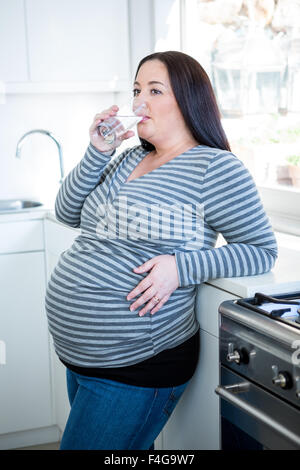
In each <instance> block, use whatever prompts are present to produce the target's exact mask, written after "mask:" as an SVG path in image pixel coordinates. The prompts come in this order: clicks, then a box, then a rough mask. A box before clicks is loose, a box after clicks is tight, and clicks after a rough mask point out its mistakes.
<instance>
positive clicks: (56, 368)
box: [45, 219, 79, 434]
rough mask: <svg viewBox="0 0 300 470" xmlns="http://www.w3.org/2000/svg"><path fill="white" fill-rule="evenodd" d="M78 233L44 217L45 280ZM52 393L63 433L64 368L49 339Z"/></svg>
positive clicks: (66, 402)
mask: <svg viewBox="0 0 300 470" xmlns="http://www.w3.org/2000/svg"><path fill="white" fill-rule="evenodd" d="M78 235H79V229H74V228H71V227H68V226H67V225H63V224H61V223H60V222H57V221H53V220H49V219H45V241H46V255H47V280H49V279H50V276H51V273H52V271H53V269H54V268H55V266H56V265H57V263H58V260H59V257H60V255H61V253H62V252H63V251H64V250H67V249H68V248H69V247H70V246H71V245H72V243H73V241H74V239H75V238H76V237H77V236H78ZM50 351H51V372H52V373H51V375H52V394H53V401H54V414H55V423H56V425H57V426H58V428H59V430H60V434H62V433H63V431H64V428H65V425H66V422H67V419H68V416H69V411H70V404H69V399H68V393H67V385H66V368H65V366H64V365H63V364H62V362H60V360H59V359H58V357H57V354H56V352H55V350H54V346H53V341H52V338H51V339H50Z"/></svg>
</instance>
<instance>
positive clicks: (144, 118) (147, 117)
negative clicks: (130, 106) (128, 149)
mask: <svg viewBox="0 0 300 470" xmlns="http://www.w3.org/2000/svg"><path fill="white" fill-rule="evenodd" d="M148 119H150V118H149V116H144V117H143V119H142V120H141V121H140V122H139V124H141V123H142V122H146V121H148Z"/></svg>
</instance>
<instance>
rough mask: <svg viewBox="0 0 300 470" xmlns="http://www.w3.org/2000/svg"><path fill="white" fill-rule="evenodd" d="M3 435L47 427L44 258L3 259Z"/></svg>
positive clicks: (0, 299) (0, 428) (0, 401)
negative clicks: (4, 350) (4, 359)
mask: <svg viewBox="0 0 300 470" xmlns="http://www.w3.org/2000/svg"><path fill="white" fill-rule="evenodd" d="M0 285H1V291H0V339H1V340H2V341H4V342H5V345H6V364H5V365H1V366H0V396H1V399H0V434H3V433H9V432H15V431H22V430H27V429H34V428H39V427H43V426H49V425H51V424H53V423H52V415H51V396H50V393H51V384H50V367H49V338H48V327H47V321H46V314H45V311H44V295H45V262H44V253H43V252H36V253H19V254H8V255H2V256H0Z"/></svg>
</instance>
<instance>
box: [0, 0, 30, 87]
mask: <svg viewBox="0 0 300 470" xmlns="http://www.w3.org/2000/svg"><path fill="white" fill-rule="evenodd" d="M26 80H28V73H27V55H26V36H25V21H24V1H23V0H9V2H8V1H6V0H0V81H3V82H25V81H26Z"/></svg>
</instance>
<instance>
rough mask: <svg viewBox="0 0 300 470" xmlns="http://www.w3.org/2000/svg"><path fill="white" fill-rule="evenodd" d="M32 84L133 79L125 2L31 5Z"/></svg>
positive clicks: (55, 0) (38, 1)
mask: <svg viewBox="0 0 300 470" xmlns="http://www.w3.org/2000/svg"><path fill="white" fill-rule="evenodd" d="M26 13H27V25H28V47H29V54H30V74H31V80H32V81H34V82H35V81H52V80H54V81H66V80H67V81H74V80H78V81H80V80H82V81H90V80H91V81H92V80H107V81H112V82H113V81H114V80H115V81H116V80H128V78H129V52H128V49H129V48H128V41H129V39H128V38H129V37H128V18H127V2H124V0H114V1H113V2H107V1H106V0H85V1H84V2H83V1H82V0H51V1H50V0H26Z"/></svg>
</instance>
